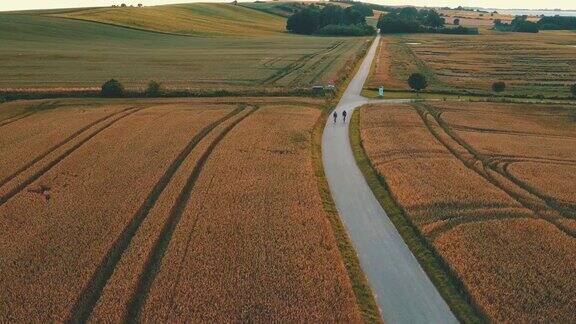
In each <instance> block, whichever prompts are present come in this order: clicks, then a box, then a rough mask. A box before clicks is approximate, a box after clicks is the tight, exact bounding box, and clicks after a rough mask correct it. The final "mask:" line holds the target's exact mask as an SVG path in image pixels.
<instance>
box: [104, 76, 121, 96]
mask: <svg viewBox="0 0 576 324" xmlns="http://www.w3.org/2000/svg"><path fill="white" fill-rule="evenodd" d="M123 95H124V86H123V85H122V84H121V83H120V82H118V81H117V80H114V79H111V80H108V81H106V82H105V83H104V84H103V85H102V90H101V91H100V96H102V97H104V98H120V97H122V96H123Z"/></svg>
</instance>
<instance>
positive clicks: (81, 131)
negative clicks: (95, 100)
mask: <svg viewBox="0 0 576 324" xmlns="http://www.w3.org/2000/svg"><path fill="white" fill-rule="evenodd" d="M135 108H136V107H130V108H126V109H122V110H120V111H117V112H114V113H112V114H109V115H106V116H104V117H102V118H100V119H98V120H95V121H93V122H91V123H89V124H88V125H85V126H84V127H82V128H80V129H79V130H77V131H76V132H74V133H73V134H72V135H70V136H68V137H67V138H65V139H64V140H62V141H61V142H60V143H57V144H56V145H54V146H52V147H50V148H49V149H48V150H47V151H46V152H44V153H42V154H40V155H38V156H37V157H35V158H34V159H33V160H32V161H30V162H28V163H26V164H25V165H23V166H22V167H20V168H19V169H18V170H16V171H15V172H14V173H12V174H11V175H9V176H7V177H6V178H4V179H2V180H0V187H2V186H4V185H5V184H7V183H8V182H10V181H11V180H12V179H14V178H16V177H17V176H19V175H20V174H21V173H22V172H24V171H26V170H27V169H28V168H30V167H32V166H33V165H34V164H36V163H38V162H39V161H40V160H42V159H44V158H45V157H46V156H48V155H49V154H50V153H52V152H54V151H56V150H57V149H59V148H60V147H62V146H64V145H66V144H68V143H69V142H70V141H72V140H73V139H75V138H76V137H78V136H80V134H82V133H84V132H85V131H87V130H88V129H90V128H92V127H93V126H95V125H97V124H99V123H101V122H103V121H105V120H106V119H108V118H110V117H113V116H116V115H118V114H121V113H123V112H126V111H129V110H131V109H135ZM22 118H24V117H22ZM0 126H1V125H0Z"/></svg>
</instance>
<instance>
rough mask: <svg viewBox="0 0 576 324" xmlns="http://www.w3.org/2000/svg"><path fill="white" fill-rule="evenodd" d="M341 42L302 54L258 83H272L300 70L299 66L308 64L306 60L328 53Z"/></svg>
mask: <svg viewBox="0 0 576 324" xmlns="http://www.w3.org/2000/svg"><path fill="white" fill-rule="evenodd" d="M342 44H344V42H337V43H334V44H332V45H331V46H329V47H328V48H324V49H321V50H319V51H317V52H314V53H310V54H306V55H304V56H302V57H301V58H300V59H298V60H296V61H294V62H293V63H290V64H288V65H287V66H285V67H283V68H281V69H280V70H278V71H277V72H275V73H274V74H272V75H271V76H269V77H268V78H266V79H264V80H262V81H260V84H265V83H274V82H276V81H278V80H280V79H282V78H284V77H286V76H288V75H290V74H292V73H294V72H295V71H298V70H300V69H301V68H303V67H304V66H306V64H308V62H310V61H311V60H312V59H313V58H315V57H316V56H318V55H324V54H328V53H330V52H332V51H333V50H335V49H337V48H338V47H340V46H341V45H342Z"/></svg>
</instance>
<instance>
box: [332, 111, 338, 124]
mask: <svg viewBox="0 0 576 324" xmlns="http://www.w3.org/2000/svg"><path fill="white" fill-rule="evenodd" d="M332 116H334V124H336V120H337V119H338V113H337V112H336V110H334V113H333V114H332Z"/></svg>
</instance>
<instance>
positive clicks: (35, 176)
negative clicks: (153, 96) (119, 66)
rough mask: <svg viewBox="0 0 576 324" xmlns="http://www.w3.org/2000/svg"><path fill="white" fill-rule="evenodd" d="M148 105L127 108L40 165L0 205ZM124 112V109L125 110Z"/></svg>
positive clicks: (4, 196) (5, 196) (7, 194)
mask: <svg viewBox="0 0 576 324" xmlns="http://www.w3.org/2000/svg"><path fill="white" fill-rule="evenodd" d="M147 108H149V107H141V108H139V107H133V108H131V109H128V113H126V114H124V115H122V116H120V117H118V118H115V119H113V120H112V121H110V122H108V123H106V124H105V125H104V126H102V127H100V128H98V129H97V130H95V131H94V132H92V133H91V134H90V135H88V137H86V138H85V139H83V140H81V141H80V142H78V143H76V144H75V145H74V146H72V147H71V148H69V149H67V150H66V151H64V153H62V154H60V155H59V156H58V157H57V158H55V159H54V160H52V161H50V163H48V164H47V165H45V166H44V167H42V168H41V169H40V170H38V171H36V172H35V173H34V174H33V175H32V176H30V177H29V178H27V179H26V180H24V181H23V182H22V183H20V184H19V185H18V186H16V187H15V188H13V189H12V190H10V191H9V192H8V193H6V194H5V195H3V196H1V197H0V206H2V205H4V204H5V203H6V202H7V201H8V200H10V199H11V198H12V197H14V196H15V195H17V194H18V193H20V192H21V191H22V190H23V189H24V188H26V187H27V186H29V185H30V184H31V183H33V182H34V181H36V180H38V179H39V178H40V177H41V176H42V175H44V174H45V173H46V172H48V171H49V170H50V169H52V168H53V167H54V166H56V165H57V164H58V163H60V162H61V161H62V160H64V159H65V158H66V157H68V156H69V155H70V154H72V153H73V152H74V151H76V150H77V149H78V148H80V147H81V146H83V145H84V144H86V143H87V142H88V141H90V140H91V139H92V138H94V137H95V136H96V135H98V134H100V133H101V132H102V131H104V130H105V129H107V128H109V127H110V126H112V125H114V124H115V123H116V122H118V121H120V120H122V119H124V118H126V117H128V116H130V115H132V114H134V113H136V112H139V111H142V110H143V109H147ZM125 112H126V111H125Z"/></svg>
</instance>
